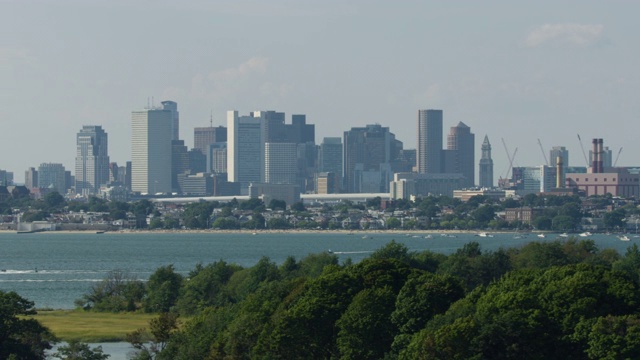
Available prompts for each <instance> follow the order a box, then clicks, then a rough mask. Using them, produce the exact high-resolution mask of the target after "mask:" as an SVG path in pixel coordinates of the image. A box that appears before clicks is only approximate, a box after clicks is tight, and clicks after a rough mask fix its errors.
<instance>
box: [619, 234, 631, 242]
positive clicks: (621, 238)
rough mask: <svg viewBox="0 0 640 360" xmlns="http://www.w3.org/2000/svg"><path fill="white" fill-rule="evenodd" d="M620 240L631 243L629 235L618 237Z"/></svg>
mask: <svg viewBox="0 0 640 360" xmlns="http://www.w3.org/2000/svg"><path fill="white" fill-rule="evenodd" d="M618 239H620V240H622V241H631V239H629V237H628V236H627V235H622V236H618Z"/></svg>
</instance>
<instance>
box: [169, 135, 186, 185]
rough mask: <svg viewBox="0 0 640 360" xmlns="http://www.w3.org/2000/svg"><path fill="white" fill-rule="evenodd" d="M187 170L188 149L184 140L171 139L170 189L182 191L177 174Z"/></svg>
mask: <svg viewBox="0 0 640 360" xmlns="http://www.w3.org/2000/svg"><path fill="white" fill-rule="evenodd" d="M185 172H189V151H188V149H187V147H186V146H185V145H184V140H172V141H171V191H173V192H176V193H182V189H180V184H179V183H178V176H179V175H180V174H184V173H185Z"/></svg>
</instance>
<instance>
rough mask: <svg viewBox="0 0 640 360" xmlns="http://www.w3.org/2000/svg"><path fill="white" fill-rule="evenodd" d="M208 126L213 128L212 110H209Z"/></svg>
mask: <svg viewBox="0 0 640 360" xmlns="http://www.w3.org/2000/svg"><path fill="white" fill-rule="evenodd" d="M209 126H210V127H213V109H211V115H210V117H209Z"/></svg>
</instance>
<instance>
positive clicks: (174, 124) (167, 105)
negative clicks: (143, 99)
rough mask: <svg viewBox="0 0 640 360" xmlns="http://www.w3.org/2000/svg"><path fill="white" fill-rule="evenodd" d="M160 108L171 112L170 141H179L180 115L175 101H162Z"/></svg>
mask: <svg viewBox="0 0 640 360" xmlns="http://www.w3.org/2000/svg"><path fill="white" fill-rule="evenodd" d="M162 108H163V109H164V110H168V111H171V140H178V139H180V113H178V104H177V103H176V102H175V101H169V100H167V101H163V102H162Z"/></svg>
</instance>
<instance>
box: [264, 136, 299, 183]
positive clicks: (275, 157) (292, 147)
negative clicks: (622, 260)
mask: <svg viewBox="0 0 640 360" xmlns="http://www.w3.org/2000/svg"><path fill="white" fill-rule="evenodd" d="M297 155H298V144H296V143H288V142H287V143H278V142H270V143H265V144H264V182H265V183H267V184H292V185H293V184H297V183H298V176H297V175H298V164H297V158H298V157H297Z"/></svg>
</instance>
